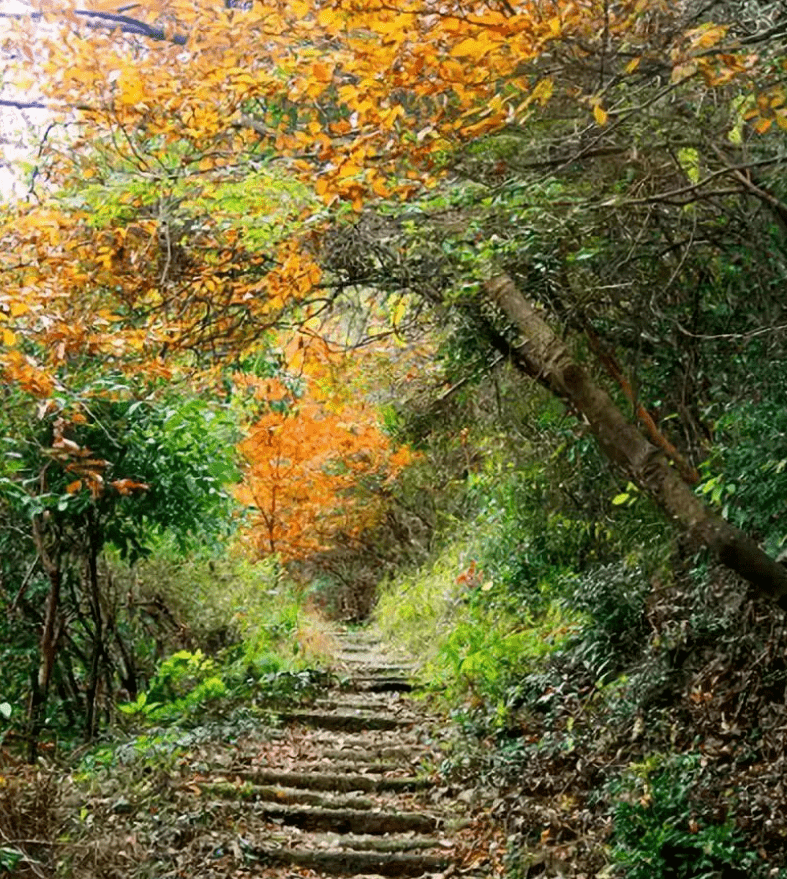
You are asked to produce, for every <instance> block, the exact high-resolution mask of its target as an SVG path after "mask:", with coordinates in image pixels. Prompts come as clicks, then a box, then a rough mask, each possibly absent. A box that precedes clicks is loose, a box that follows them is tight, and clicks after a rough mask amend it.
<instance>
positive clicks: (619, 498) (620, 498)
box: [612, 491, 631, 507]
mask: <svg viewBox="0 0 787 879" xmlns="http://www.w3.org/2000/svg"><path fill="white" fill-rule="evenodd" d="M630 497H631V495H630V494H629V493H628V492H627V491H624V492H621V493H620V494H616V495H615V497H613V498H612V503H613V505H614V506H616V507H619V506H620V505H621V504H625V503H626V501H627V500H628V499H629V498H630Z"/></svg>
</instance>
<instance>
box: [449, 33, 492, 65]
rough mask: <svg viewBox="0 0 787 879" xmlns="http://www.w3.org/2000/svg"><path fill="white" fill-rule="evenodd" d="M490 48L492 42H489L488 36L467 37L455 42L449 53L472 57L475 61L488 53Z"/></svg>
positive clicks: (457, 56)
mask: <svg viewBox="0 0 787 879" xmlns="http://www.w3.org/2000/svg"><path fill="white" fill-rule="evenodd" d="M491 49H492V44H491V43H490V42H489V39H488V38H487V39H483V38H481V37H468V38H467V39H466V40H462V42H461V43H457V44H456V45H455V46H454V48H453V49H452V50H451V55H453V56H454V57H455V58H473V59H475V60H476V61H479V60H480V59H481V58H483V57H484V55H486V54H488V53H489V52H490V50H491Z"/></svg>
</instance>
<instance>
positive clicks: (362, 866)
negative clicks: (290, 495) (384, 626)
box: [151, 631, 486, 879]
mask: <svg viewBox="0 0 787 879" xmlns="http://www.w3.org/2000/svg"><path fill="white" fill-rule="evenodd" d="M339 643H340V649H339V652H338V655H337V658H336V667H335V668H334V672H335V674H336V677H337V678H338V679H339V683H338V684H336V685H334V686H332V687H331V688H330V689H329V690H327V691H326V692H325V693H323V694H322V695H321V696H320V697H319V698H318V699H317V700H316V701H315V702H314V703H313V704H311V705H309V706H308V708H303V709H299V710H291V711H287V712H284V713H283V714H280V715H279V716H280V717H281V718H282V720H283V722H284V725H283V726H282V727H281V728H279V729H277V730H275V731H274V732H273V733H271V731H270V730H267V731H262V730H261V731H260V733H259V734H255V733H251V734H248V735H244V736H242V737H239V738H237V739H236V740H235V741H234V742H232V743H227V745H226V746H225V747H224V748H219V747H216V746H215V745H214V746H212V747H211V748H209V749H206V750H204V751H200V749H196V751H195V752H193V753H192V754H191V755H190V760H189V765H190V768H191V772H190V773H189V774H188V775H186V774H183V775H181V777H180V779H179V780H178V781H175V779H174V778H173V782H175V784H176V786H177V788H178V790H171V791H170V792H169V796H170V797H171V799H170V800H169V805H170V809H169V813H170V814H173V813H175V812H176V813H177V814H178V815H179V816H180V818H179V820H181V822H182V823H183V827H182V828H181V829H180V830H181V832H180V833H178V828H172V827H167V828H166V829H163V830H162V835H161V836H160V838H159V840H158V842H159V845H158V846H157V848H158V857H157V858H155V861H157V863H158V869H156V871H155V875H156V876H157V877H173V879H174V877H178V876H188V877H195V876H199V877H200V879H214V877H261V876H266V877H297V876H307V877H319V876H359V877H367V879H369V877H380V876H415V877H438V876H440V877H442V876H448V875H462V876H468V877H471V879H475V877H480V876H483V875H486V874H485V873H484V872H483V871H475V870H473V869H469V868H467V867H466V866H464V865H463V864H462V851H463V848H466V840H467V836H468V832H469V833H470V834H472V828H469V827H468V821H467V820H466V819H465V817H464V813H465V812H466V810H467V806H466V804H465V803H464V802H462V801H461V800H460V801H457V800H455V799H452V797H451V796H450V792H449V791H447V790H446V789H444V788H437V787H436V786H435V784H434V783H433V781H432V780H431V777H430V776H431V775H433V774H434V773H433V769H434V766H435V765H436V761H439V759H440V752H439V749H438V748H437V747H436V744H435V736H436V735H438V731H436V730H435V728H434V723H431V724H430V722H429V718H428V717H426V716H425V713H424V710H423V708H422V707H421V706H420V705H418V703H416V702H414V701H413V699H412V698H411V696H410V695H409V689H410V685H409V682H408V673H409V671H410V669H409V668H408V667H407V665H406V664H402V663H401V662H398V661H397V660H396V659H392V658H391V657H390V656H388V655H386V654H384V653H383V652H382V651H381V648H380V645H379V642H378V641H377V640H376V638H375V637H374V635H373V634H370V633H368V632H366V631H363V632H359V633H343V634H341V635H340V636H339ZM195 767H197V769H198V771H197V772H194V768H195ZM172 807H175V808H174V809H173V808H172ZM460 836H464V838H465V843H463V842H461V841H460ZM197 863H199V864H200V868H199V871H198V872H195V869H194V867H195V864H197ZM152 866H153V864H151V867H152ZM151 875H153V874H151Z"/></svg>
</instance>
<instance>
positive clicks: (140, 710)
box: [118, 650, 227, 721]
mask: <svg viewBox="0 0 787 879" xmlns="http://www.w3.org/2000/svg"><path fill="white" fill-rule="evenodd" d="M218 671H219V670H218V667H217V664H216V662H215V661H214V660H212V659H210V658H208V657H206V656H205V655H204V654H203V653H202V651H201V650H197V651H195V652H194V653H191V652H189V651H188V650H179V651H178V652H177V653H174V654H173V655H172V656H170V657H169V658H167V659H165V660H164V662H162V663H161V665H160V666H159V668H158V670H157V671H156V674H155V676H154V677H153V680H152V681H151V682H150V686H149V688H148V690H147V692H145V693H140V694H139V696H138V697H137V699H136V700H135V701H134V702H130V703H125V704H122V705H120V706H118V707H119V708H120V710H121V711H123V712H124V713H126V714H130V715H135V714H142V715H144V716H145V717H146V718H147V719H148V720H151V721H166V720H174V719H175V718H178V717H188V716H189V715H194V714H197V713H201V712H203V711H205V710H206V709H207V708H208V707H209V706H210V704H211V703H212V702H214V701H215V700H217V699H219V698H221V697H222V696H225V695H226V693H227V686H226V684H225V683H224V681H223V680H222V678H221V677H220V675H219V673H218Z"/></svg>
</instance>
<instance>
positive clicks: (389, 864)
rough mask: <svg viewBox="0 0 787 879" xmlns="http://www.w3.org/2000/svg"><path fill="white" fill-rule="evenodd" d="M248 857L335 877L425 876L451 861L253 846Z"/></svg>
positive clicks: (402, 854) (437, 857)
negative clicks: (368, 875) (369, 875)
mask: <svg viewBox="0 0 787 879" xmlns="http://www.w3.org/2000/svg"><path fill="white" fill-rule="evenodd" d="M248 854H250V855H252V856H253V857H255V858H256V859H257V860H259V861H260V862H261V863H262V864H265V865H267V866H271V867H290V866H292V867H300V868H302V869H307V870H316V871H318V872H322V873H330V874H332V875H334V876H358V875H360V874H369V873H373V874H375V875H377V876H386V877H387V876H423V874H424V873H437V872H440V871H443V870H445V869H446V868H447V867H448V866H449V864H450V859H449V858H448V857H447V856H446V855H442V854H428V855H427V854H420V853H419V854H413V853H409V852H368V851H353V850H349V851H322V850H319V849H306V848H285V847H283V846H281V847H279V846H275V847H274V846H252V847H250V848H249V849H248Z"/></svg>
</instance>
